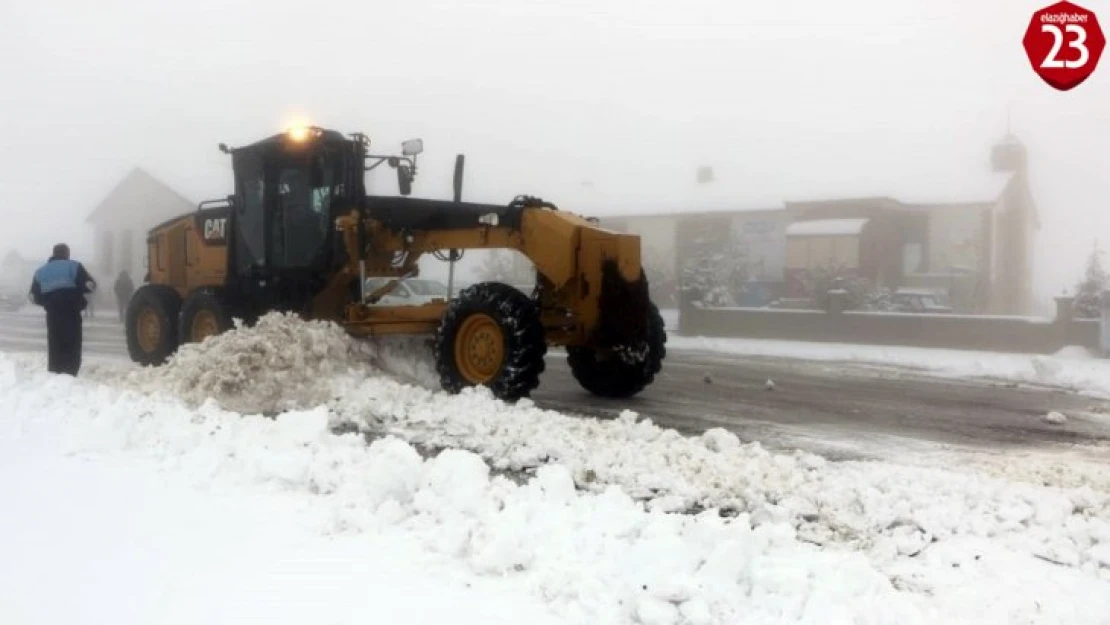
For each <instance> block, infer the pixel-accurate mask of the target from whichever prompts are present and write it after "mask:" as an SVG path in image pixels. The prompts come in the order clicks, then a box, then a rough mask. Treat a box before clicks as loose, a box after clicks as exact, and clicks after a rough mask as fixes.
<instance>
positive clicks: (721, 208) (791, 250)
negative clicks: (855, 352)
mask: <svg viewBox="0 0 1110 625" xmlns="http://www.w3.org/2000/svg"><path fill="white" fill-rule="evenodd" d="M914 186H916V187H920V188H925V189H930V190H931V191H930V192H929V193H927V194H920V195H913V194H910V195H903V196H895V195H893V194H872V195H861V196H855V197H852V196H847V197H839V198H810V199H783V200H781V201H780V202H778V203H766V204H765V205H763V206H762V207H745V206H740V204H741V200H737V202H735V203H734V206H733V208H729V207H727V201H725V200H722V198H721V197H720V196H719V195H715V196H713V197H712V200H711V201H708V202H706V204H705V205H704V207H705V209H704V210H702V206H703V205H700V204H698V203H697V202H698V201H699V200H698V199H697V198H695V197H692V198H691V199H690V200H689V201H686V200H683V201H681V202H678V204H681V205H680V206H675V209H674V210H672V211H669V212H668V211H664V210H655V211H645V212H642V213H640V214H623V215H621V214H618V215H610V216H608V217H605V216H602V217H601V222H602V224H603V225H606V226H608V227H611V228H614V229H617V230H623V231H628V232H634V233H637V234H639V235H640V236H641V237H642V240H643V247H644V256H645V258H646V259H647V260H646V261H645V265H646V266H648V270H649V279H652V281H653V283H654V282H656V281H657V280H659V279H662V276H663V275H664V274H667V275H672V276H675V277H680V276H681V275H682V273H683V267H684V263H686V262H688V261H689V259H690V258H692V257H694V256H697V255H699V254H703V253H704V252H705V248H706V246H707V245H710V242H711V241H715V242H717V243H712V245H718V244H720V243H719V241H720V236H721V233H723V232H728V233H731V240H732V241H733V242H732V243H730V244H729V245H732V246H733V247H732V248H730V249H731V250H732V251H728V250H725V251H723V252H720V253H724V254H731V255H735V257H736V263H737V264H738V265H741V266H742V267H741V269H740V273H741V274H742V277H741V278H740V280H741V281H742V282H744V283H745V284H747V285H748V286H749V287H752V288H750V289H749V288H740V289H738V290H739V291H744V292H748V293H751V292H756V291H757V292H758V293H759V294H760V295H759V296H758V297H754V296H753V297H752V298H748V301H747V302H746V303H747V304H751V305H761V304H763V303H766V301H767V300H768V299H775V298H800V297H804V296H805V295H806V293H805V292H806V290H807V288H809V287H807V284H809V283H810V280H809V277H811V276H812V275H814V273H815V272H816V271H819V270H822V269H826V270H827V269H835V270H836V271H837V272H838V273H839V274H841V275H846V276H848V275H851V276H859V277H863V278H867V279H868V281H869V282H870V283H871V284H874V285H878V286H881V287H886V288H891V289H896V288H900V287H917V288H931V289H936V290H939V291H944V292H945V294H946V295H948V296H949V299H950V300H952V301H953V305H954V307H955V308H956V309H957V310H959V311H961V312H972V313H992V314H1025V313H1027V312H1028V311H1029V310H1030V308H1031V306H1032V273H1033V266H1032V250H1033V247H1032V241H1033V235H1034V233H1035V232H1036V230H1037V229H1039V227H1040V222H1039V217H1038V214H1037V210H1036V206H1035V204H1034V202H1033V198H1032V195H1031V193H1030V190H1029V183H1028V175H1027V158H1026V149H1025V147H1024V145H1022V144H1021V143H1020V142H1019V141H1018V140H1017V139H1016V138H1014V137H1012V136H1007V137H1006V138H1005V139H1004V140H1003V141H1001V142H1000V143H998V144H996V145H995V146H994V147H993V150H992V153H991V167H990V169H989V170H988V171H985V172H968V173H967V175H966V176H964V177H963V179H962V180H957V181H950V180H949V181H941V180H936V181H933V180H929V179H928V177H927V176H924V177H923V178H922V179H921V180H918V181H917V182H916V184H915V185H914ZM692 195H697V194H692ZM706 195H708V194H706ZM683 208H687V209H692V210H682V209H683ZM661 259H666V262H663V261H662V260H661ZM653 266H654V267H656V269H655V270H654V273H655V274H656V275H655V276H652V275H651V274H652V273H653V271H652V267H653ZM653 290H654V286H653ZM664 299H669V298H664ZM738 299H740V300H744V299H745V298H744V297H740V298H738ZM668 303H670V302H668V301H664V302H661V304H663V305H667V304H668Z"/></svg>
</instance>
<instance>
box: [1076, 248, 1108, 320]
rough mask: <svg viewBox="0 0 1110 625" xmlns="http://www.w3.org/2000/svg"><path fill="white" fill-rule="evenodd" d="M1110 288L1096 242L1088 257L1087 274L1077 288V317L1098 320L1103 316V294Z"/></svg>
mask: <svg viewBox="0 0 1110 625" xmlns="http://www.w3.org/2000/svg"><path fill="white" fill-rule="evenodd" d="M1107 288H1110V280H1108V279H1107V275H1106V270H1105V269H1104V268H1103V267H1102V250H1100V249H1099V248H1098V242H1095V246H1094V249H1092V250H1091V255H1090V256H1089V257H1087V273H1086V275H1085V276H1084V278H1083V280H1081V281H1080V282H1079V284H1078V285H1077V286H1076V288H1075V291H1076V292H1075V304H1074V306H1075V309H1074V310H1075V317H1076V318H1078V319H1097V318H1099V317H1101V316H1102V292H1103V291H1104V290H1106V289H1107Z"/></svg>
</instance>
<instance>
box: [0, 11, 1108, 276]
mask: <svg viewBox="0 0 1110 625" xmlns="http://www.w3.org/2000/svg"><path fill="white" fill-rule="evenodd" d="M1045 4H1048V2H1030V1H1027V0H972V1H969V2H957V1H955V0H929V1H925V0H918V1H910V0H903V1H890V0H886V1H865V0H846V1H841V2H836V3H830V2H820V1H806V2H800V1H799V2H789V3H786V2H782V3H751V4H745V3H737V2H727V1H724V0H720V1H716V2H709V1H695V0H683V1H681V2H679V1H677V0H674V1H668V2H657V1H655V0H651V1H643V0H591V1H589V2H587V1H583V0H571V1H566V0H562V1H560V2H557V3H556V2H550V3H528V2H524V1H521V0H515V1H510V0H505V1H503V2H494V1H485V2H444V1H431V2H425V1H408V2H377V1H366V2H342V3H338V2H315V3H303V2H290V1H288V0H274V1H271V2H241V1H215V0H190V1H189V2H176V3H172V5H171V4H170V3H165V2H139V1H132V0H127V1H124V0H105V1H100V2H95V3H93V2H85V1H82V2H77V1H72V0H64V1H59V0H54V1H50V2H42V3H31V2H19V3H13V2H5V3H4V6H3V8H0V79H2V82H0V84H2V85H3V89H2V91H0V113H2V115H0V120H2V121H0V123H2V124H3V126H2V128H0V130H2V134H0V136H2V137H3V139H2V141H3V144H2V145H3V146H4V148H3V150H2V152H0V200H2V201H3V206H4V211H5V215H6V217H7V218H6V219H5V227H4V228H3V229H2V230H0V254H2V253H3V252H4V251H6V250H7V249H8V248H9V247H12V246H14V247H16V248H18V249H19V250H20V251H21V252H23V253H25V254H28V255H31V256H32V257H45V256H46V255H47V254H48V253H49V246H50V244H52V243H54V242H55V241H56V240H62V239H65V240H69V241H72V242H74V253H75V255H76V256H77V257H82V256H85V257H89V256H91V253H92V250H91V248H90V246H89V245H88V240H87V228H86V227H85V225H84V223H83V221H84V217H85V215H87V214H88V212H89V211H90V210H92V208H93V207H94V206H95V205H96V204H97V202H99V201H100V199H101V198H102V197H103V196H104V195H105V194H106V193H107V192H108V191H109V190H110V189H111V187H112V186H113V185H114V184H115V183H116V182H118V180H119V178H120V177H122V176H123V175H124V174H126V173H127V171H129V170H130V169H131V168H132V167H134V166H136V165H138V166H143V167H145V168H147V169H148V170H149V171H151V172H152V173H154V174H155V175H156V176H158V177H160V178H162V179H163V180H165V181H166V182H167V183H169V184H171V185H172V186H174V187H175V188H177V189H178V190H179V191H181V192H182V193H184V194H185V195H186V196H188V197H190V198H191V199H194V200H199V199H204V198H211V197H222V196H224V195H226V194H228V193H229V192H230V191H231V174H230V163H229V161H228V159H227V157H226V156H224V155H222V154H220V153H219V152H218V151H217V149H216V145H217V143H219V142H221V141H223V142H227V143H229V144H232V145H235V144H242V143H249V142H251V141H254V140H257V139H259V138H262V137H264V136H268V135H271V134H273V133H275V132H278V131H281V130H283V129H284V128H285V127H286V126H287V125H289V124H290V123H292V122H293V121H297V120H305V121H311V122H313V123H316V124H319V125H323V126H327V127H332V128H335V129H337V130H340V131H343V132H354V131H362V132H365V133H367V134H368V135H370V137H371V139H372V140H373V141H374V143H375V148H377V149H379V150H382V151H396V150H397V149H399V142H400V141H401V140H403V139H407V138H409V137H415V136H419V137H423V138H424V141H425V149H426V152H425V154H424V155H422V157H421V159H422V160H421V171H420V175H419V177H418V179H417V181H416V190H415V193H416V194H417V195H422V196H429V197H448V196H449V195H450V193H451V189H450V172H451V168H452V166H453V160H454V154H455V153H457V152H465V153H466V154H467V176H466V190H465V195H466V196H467V198H468V199H474V200H480V201H491V202H507V201H509V200H510V199H511V198H512V196H514V195H516V194H521V193H527V194H532V195H540V196H543V197H544V198H545V199H549V200H552V201H554V202H556V203H557V204H559V205H560V206H563V207H565V208H567V209H570V210H574V209H575V203H576V202H579V201H586V199H587V198H588V197H589V192H588V191H587V190H586V189H587V188H586V187H584V186H583V183H584V182H586V181H589V182H590V183H592V185H593V190H594V191H598V192H604V196H605V197H607V198H619V197H622V195H628V196H635V197H643V196H644V194H645V193H654V192H657V193H658V194H659V195H658V198H657V199H659V200H660V201H661V202H667V201H671V200H675V201H678V200H681V198H680V197H675V196H676V195H677V193H678V192H677V191H675V190H676V189H678V188H680V187H681V184H684V183H686V182H688V181H690V180H692V179H693V177H694V171H695V168H696V167H697V166H698V165H700V164H709V165H712V166H713V167H714V169H715V171H716V173H717V176H718V178H719V179H721V181H722V184H727V186H728V187H729V188H730V189H736V194H737V196H738V197H737V198H736V202H737V204H738V205H752V204H758V203H766V202H781V201H782V200H788V199H792V198H796V197H812V196H821V195H822V194H826V193H835V194H838V195H852V194H853V193H854V192H855V191H854V190H855V189H858V193H860V194H864V193H870V192H871V191H872V190H873V189H885V190H889V192H890V193H892V194H894V195H895V197H897V195H898V194H899V193H900V192H904V193H907V194H918V193H920V192H921V187H922V185H923V184H925V183H923V182H922V181H923V180H924V179H928V180H937V179H945V178H947V177H953V178H955V177H959V176H961V175H964V174H966V173H967V172H984V171H986V168H987V167H988V164H989V163H988V155H989V148H990V145H991V144H992V143H993V142H994V141H996V140H998V139H999V138H1001V136H1002V135H1003V134H1004V133H1005V131H1006V120H1007V113H1008V111H1009V114H1010V116H1011V119H1012V121H1011V127H1012V130H1013V132H1014V133H1015V134H1016V135H1017V136H1018V137H1019V138H1020V139H1021V140H1022V141H1024V142H1025V143H1026V144H1027V145H1028V147H1029V150H1030V163H1031V178H1032V182H1033V193H1034V197H1035V201H1036V202H1037V205H1038V208H1039V210H1040V212H1041V218H1042V222H1043V223H1042V230H1041V232H1040V233H1039V234H1038V239H1037V240H1038V249H1037V253H1036V272H1035V274H1036V275H1035V288H1036V289H1037V291H1038V293H1039V294H1040V295H1051V294H1055V293H1058V292H1059V291H1060V289H1061V288H1063V287H1071V286H1072V285H1073V284H1074V282H1075V280H1076V279H1077V278H1078V276H1079V274H1080V272H1081V270H1082V264H1083V261H1084V260H1085V258H1086V255H1087V253H1088V251H1089V249H1090V245H1091V242H1092V241H1093V239H1094V238H1095V237H1096V236H1097V237H1101V238H1102V239H1103V241H1104V244H1105V245H1110V170H1108V169H1107V167H1106V163H1107V160H1108V159H1107V150H1110V58H1104V59H1103V60H1102V62H1101V64H1100V67H1099V68H1098V70H1097V71H1096V72H1095V73H1094V75H1093V76H1092V77H1091V78H1090V79H1089V80H1088V81H1087V82H1086V83H1084V84H1083V85H1081V86H1080V87H1078V88H1077V89H1075V90H1073V91H1071V92H1065V93H1060V92H1057V91H1055V90H1053V89H1051V88H1050V87H1048V86H1047V85H1045V84H1044V83H1043V82H1041V80H1040V79H1039V78H1038V77H1037V76H1036V75H1035V74H1034V73H1033V72H1032V70H1031V68H1030V67H1029V63H1028V61H1027V60H1026V58H1025V55H1024V52H1023V50H1022V47H1021V38H1022V35H1023V33H1024V30H1025V26H1026V24H1027V23H1028V20H1029V17H1030V15H1031V14H1032V12H1033V11H1034V10H1036V9H1038V8H1041V7H1042V6H1044V5H1045ZM1086 6H1088V7H1089V8H1091V9H1093V10H1094V11H1096V12H1097V13H1098V14H1099V16H1100V17H1101V18H1102V21H1103V25H1104V28H1106V29H1110V5H1107V4H1106V2H1093V1H1088V2H1087V4H1086ZM1106 56H1107V57H1110V54H1107V55H1106ZM922 173H924V174H928V175H927V176H925V175H919V174H922ZM395 189H396V186H395V183H393V182H392V181H389V180H382V184H381V186H379V187H378V188H377V189H375V191H377V192H382V193H393V192H395ZM656 189H658V191H655V190H656ZM614 208H615V209H616V208H617V207H614ZM619 208H620V209H621V210H627V209H628V207H624V206H622V207H619ZM591 210H597V209H595V208H594V207H591ZM1108 260H1110V259H1108Z"/></svg>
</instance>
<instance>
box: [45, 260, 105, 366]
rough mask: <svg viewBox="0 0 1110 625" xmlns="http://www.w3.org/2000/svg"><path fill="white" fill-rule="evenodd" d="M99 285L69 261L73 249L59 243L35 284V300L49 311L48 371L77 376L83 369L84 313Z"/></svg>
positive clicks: (75, 262)
mask: <svg viewBox="0 0 1110 625" xmlns="http://www.w3.org/2000/svg"><path fill="white" fill-rule="evenodd" d="M95 288H96V281H95V280H93V278H92V276H90V275H89V273H88V272H87V271H85V267H84V266H83V265H82V264H81V263H79V262H77V261H73V260H70V258H69V246H68V245H66V244H64V243H59V244H58V245H55V246H54V254H53V255H52V256H51V257H50V260H48V261H46V264H45V265H43V266H42V267H39V268H38V270H37V271H36V272H35V277H34V279H33V280H32V281H31V299H32V300H33V301H34V302H35V304H38V305H39V306H42V307H43V308H44V309H45V310H46V349H47V369H48V370H49V371H50V372H51V373H65V374H69V375H77V372H78V370H80V369H81V311H83V310H84V309H85V306H87V302H86V301H85V294H86V293H92V292H93V290H94V289H95Z"/></svg>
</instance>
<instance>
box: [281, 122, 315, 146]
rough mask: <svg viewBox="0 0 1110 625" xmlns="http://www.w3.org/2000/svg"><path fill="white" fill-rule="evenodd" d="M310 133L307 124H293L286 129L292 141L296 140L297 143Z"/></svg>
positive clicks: (301, 141) (306, 137)
mask: <svg viewBox="0 0 1110 625" xmlns="http://www.w3.org/2000/svg"><path fill="white" fill-rule="evenodd" d="M310 133H311V129H310V128H309V127H308V126H293V127H292V128H290V129H289V130H287V131H286V134H288V135H289V138H290V139H292V140H293V141H296V142H297V143H303V142H304V141H305V140H306V139H308V136H309V134H310Z"/></svg>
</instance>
